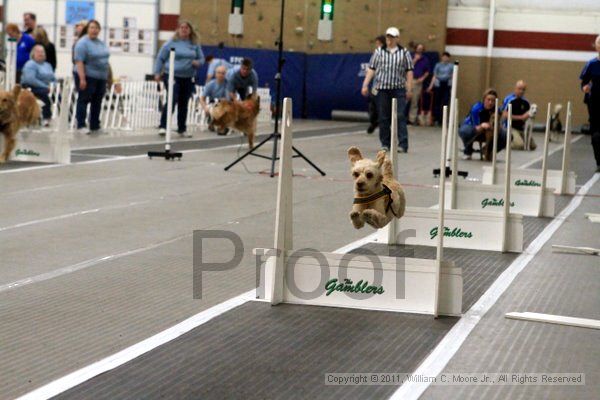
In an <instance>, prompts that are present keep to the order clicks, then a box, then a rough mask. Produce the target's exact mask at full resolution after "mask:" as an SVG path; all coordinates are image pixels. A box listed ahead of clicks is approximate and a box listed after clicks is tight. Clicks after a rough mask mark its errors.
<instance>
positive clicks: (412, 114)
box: [408, 44, 431, 125]
mask: <svg viewBox="0 0 600 400" xmlns="http://www.w3.org/2000/svg"><path fill="white" fill-rule="evenodd" d="M424 53H425V46H423V45H422V44H418V45H417V48H416V49H415V55H414V56H413V59H412V62H413V68H414V69H413V86H412V99H411V100H410V110H409V112H408V122H409V123H411V124H413V125H416V124H417V116H418V115H419V101H420V100H421V93H422V92H423V82H425V80H426V79H427V78H428V77H429V73H430V72H431V65H430V64H429V59H428V58H427V57H426V56H425V54H424Z"/></svg>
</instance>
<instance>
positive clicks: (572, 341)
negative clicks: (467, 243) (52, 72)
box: [0, 121, 600, 399]
mask: <svg viewBox="0 0 600 400" xmlns="http://www.w3.org/2000/svg"><path fill="white" fill-rule="evenodd" d="M294 129H295V138H296V139H295V142H294V145H295V146H296V147H297V148H298V149H299V150H300V151H302V152H303V153H304V154H305V155H306V156H307V157H309V158H310V159H311V160H312V161H313V162H315V163H316V164H317V165H318V166H319V167H320V168H322V169H323V170H324V171H325V172H326V173H327V176H325V177H321V176H319V175H318V174H317V173H316V171H315V170H314V169H312V168H311V167H310V166H309V165H308V164H306V163H305V162H304V161H303V160H302V159H295V160H294V174H295V175H296V177H295V178H294V247H295V248H303V247H309V248H315V249H319V250H323V251H333V250H335V249H339V248H341V247H346V246H347V245H349V244H350V243H353V242H356V241H359V240H360V239H362V238H364V237H365V236H367V235H368V234H370V233H372V230H371V229H370V228H363V229H362V230H355V229H354V228H353V227H352V225H351V224H350V222H349V219H348V213H349V211H350V208H351V202H352V180H351V179H350V173H349V163H348V161H347V158H346V149H347V148H348V147H350V146H354V145H356V146H359V147H360V148H361V150H362V151H363V154H365V155H368V156H370V157H374V155H375V153H376V151H377V150H378V149H379V144H378V140H377V137H376V134H375V135H367V134H366V133H365V132H364V129H365V126H364V124H358V123H349V122H325V121H298V122H297V123H295V125H294ZM261 132H262V133H263V134H266V133H268V132H269V128H268V127H266V126H264V127H262V128H261ZM439 133H440V132H439V129H435V128H411V130H410V149H409V153H408V154H401V155H399V165H400V175H399V180H400V182H401V183H403V184H404V186H405V190H406V193H407V199H408V205H418V206H432V205H434V204H436V203H437V195H436V193H437V189H436V187H435V184H436V180H435V179H434V178H433V176H432V173H431V170H432V168H434V167H435V166H437V165H438V164H439V161H438V159H439V150H440V149H439ZM536 139H537V141H538V142H541V137H539V136H536ZM240 143H242V144H243V145H242V146H241V147H240ZM541 147H542V146H539V147H538V149H537V150H536V151H534V152H513V153H512V154H513V163H514V167H520V166H524V165H533V166H534V167H536V166H539V158H540V156H541ZM151 148H152V149H159V148H160V139H159V138H158V136H155V135H154V134H150V133H149V132H148V133H147V134H146V133H145V132H142V134H139V135H135V136H131V135H127V136H125V135H123V136H122V137H119V136H114V135H113V136H112V137H109V135H106V136H103V137H98V138H90V137H76V138H74V150H73V154H74V156H73V161H74V163H73V164H71V165H68V166H56V165H32V164H23V163H17V162H12V163H9V164H7V165H5V166H1V167H0V182H1V187H2V192H1V193H0V208H1V209H2V213H1V214H2V221H1V222H0V254H1V256H0V257H1V260H2V262H1V263H0V321H2V323H1V324H0V371H1V373H0V398H2V399H4V398H6V399H9V398H15V397H17V396H20V395H24V394H26V393H29V392H31V391H33V390H35V389H37V388H40V387H42V386H44V385H47V384H49V383H51V382H54V384H55V387H59V389H58V390H55V391H54V392H53V393H54V394H60V396H59V397H64V398H95V399H97V398H107V399H108V398H112V399H114V398H145V399H151V398H178V399H179V398H195V399H197V398H203V399H205V398H219V399H221V398H269V399H271V398H307V397H310V398H331V397H333V396H335V397H341V396H350V397H352V398H385V397H388V396H391V395H392V394H393V393H394V392H395V391H396V390H397V389H398V387H397V386H329V385H325V375H324V374H325V373H326V372H402V373H408V372H412V371H414V370H416V368H417V367H418V366H419V365H420V364H421V363H422V361H423V360H425V359H426V358H427V356H428V355H429V354H430V353H431V352H432V351H434V349H436V346H437V345H438V344H439V343H444V341H443V340H444V337H445V336H446V335H447V334H448V333H449V332H450V331H451V329H452V328H453V327H454V326H456V325H458V322H460V320H459V319H457V318H441V319H438V320H434V319H433V318H431V317H428V316H420V315H409V314H400V313H387V312H372V311H371V312H369V311H358V310H344V309H337V308H321V307H302V306H291V305H282V306H278V307H274V308H272V307H270V306H268V305H266V304H264V303H258V302H253V301H246V300H250V297H251V296H247V298H245V299H244V300H243V301H240V305H239V306H238V307H236V308H233V309H232V310H230V311H228V312H225V313H223V314H222V315H219V316H217V317H215V318H214V319H212V320H210V321H208V322H206V323H204V324H199V326H197V327H196V328H194V329H192V330H190V331H189V332H187V333H185V334H183V335H181V336H179V337H178V338H176V339H174V340H171V341H168V342H167V343H165V344H163V345H161V346H158V347H156V348H155V349H153V350H151V351H148V352H146V353H145V354H143V355H141V356H140V357H137V358H134V359H133V360H131V361H129V362H127V363H125V364H123V365H121V366H118V367H116V368H114V369H110V370H109V371H108V372H106V373H104V374H101V375H98V374H96V375H97V376H95V375H93V374H92V375H90V376H89V378H91V379H89V380H87V381H86V382H84V383H82V384H80V385H76V386H73V385H68V383H64V382H65V379H64V378H63V377H65V376H67V375H68V374H71V373H73V372H74V371H78V370H80V369H82V368H85V367H89V366H91V365H92V364H94V363H96V362H98V361H100V360H105V359H106V358H107V357H110V356H112V355H114V354H116V353H118V352H120V351H122V350H124V349H130V348H131V346H134V345H137V344H139V343H140V342H142V341H144V340H145V339H148V338H150V337H152V336H154V335H157V334H160V333H161V332H164V331H165V330H167V329H169V328H171V327H173V326H175V325H177V324H179V323H181V322H182V321H185V320H187V319H188V318H190V317H193V316H195V315H198V314H200V313H202V312H204V311H206V310H209V309H211V307H214V306H217V305H220V304H221V303H223V302H225V301H227V300H229V299H232V298H236V297H237V296H239V295H241V294H246V293H248V291H250V290H251V289H253V288H254V287H255V274H256V270H255V258H254V256H253V255H252V249H253V248H255V247H269V246H272V243H273V231H274V219H275V210H274V208H275V196H276V191H277V180H276V179H271V178H270V177H269V176H268V173H265V172H266V171H268V170H269V168H270V162H269V161H268V160H263V159H260V158H254V157H249V158H247V159H246V160H244V163H243V164H238V165H236V166H235V167H233V168H232V169H231V170H230V171H228V172H225V171H223V167H224V166H225V165H227V164H228V163H229V162H231V161H233V160H234V159H235V158H236V157H237V156H238V155H239V154H241V153H242V152H243V151H244V150H245V149H246V147H245V141H244V140H243V139H242V138H240V137H238V136H234V135H230V136H226V137H216V135H211V134H208V133H198V134H196V136H195V137H194V138H192V139H178V140H177V141H176V142H175V145H174V149H175V150H180V149H182V150H185V152H184V155H183V160H182V161H172V162H166V161H164V160H160V159H153V160H148V158H147V157H145V155H144V154H145V152H146V151H148V150H149V149H151ZM271 149H272V147H271V144H270V143H269V144H267V145H265V146H264V150H263V151H262V153H263V154H270V152H271ZM550 151H551V153H552V155H551V157H550V167H551V168H558V164H559V162H560V159H561V155H562V151H561V146H560V143H555V142H552V143H551V144H550ZM503 156H504V153H503V152H502V153H500V156H499V157H500V161H502V158H503ZM481 166H482V162H480V161H465V162H462V161H461V162H460V168H461V169H463V170H467V171H469V179H479V178H481ZM593 168H594V161H593V156H592V151H591V147H590V145H589V137H579V136H574V144H573V146H572V169H574V170H576V172H577V174H578V180H577V183H578V189H579V187H581V186H583V185H585V184H586V183H588V186H590V188H589V192H588V194H587V195H586V196H584V197H583V198H582V197H581V196H579V197H578V196H560V197H559V198H557V206H558V212H560V211H561V210H564V209H565V207H569V204H572V203H573V202H575V201H578V200H580V201H581V204H580V205H578V207H576V208H575V209H574V210H573V211H572V213H571V214H570V215H568V216H566V219H564V220H562V221H561V222H562V224H561V225H560V227H559V228H558V230H557V231H556V232H555V233H554V234H553V235H552V236H551V237H550V238H549V240H548V241H547V242H546V243H545V244H544V245H543V246H542V247H541V248H540V250H539V252H537V254H535V255H534V256H533V258H532V259H531V260H530V261H529V262H528V263H527V265H526V266H525V268H524V269H523V271H522V272H521V273H520V274H518V275H517V276H516V278H515V279H514V281H513V282H512V283H511V284H510V286H509V287H508V288H507V290H506V292H504V294H503V295H502V296H500V298H499V299H498V301H497V302H496V303H495V304H493V305H492V306H491V309H490V311H489V312H487V313H486V314H485V315H483V316H480V317H477V318H478V320H477V322H478V323H477V326H475V328H474V329H473V331H472V332H471V333H470V335H469V336H468V337H467V338H466V340H465V341H464V343H463V344H462V346H461V347H460V349H459V350H458V351H457V352H456V354H454V356H453V357H452V358H451V359H450V362H449V363H448V364H447V365H446V367H445V369H444V371H461V372H583V373H585V374H586V384H585V385H584V386H494V387H491V386H443V387H442V386H430V387H429V388H427V389H426V390H425V392H424V394H423V396H422V398H427V399H438V398H473V399H475V398H477V399H479V398H483V397H486V398H487V397H490V398H497V399H503V398H545V399H546V398H557V399H558V398H561V399H562V398H590V399H591V398H597V397H598V395H599V393H600V384H598V382H599V381H600V368H599V365H598V362H597V360H598V358H599V356H600V353H599V350H598V346H597V344H598V343H599V339H600V332H599V331H598V330H592V329H584V328H574V327H566V326H558V325H549V324H542V323H533V322H524V321H515V320H507V319H505V318H504V314H505V313H506V312H510V311H533V312H541V313H549V314H559V315H569V316H577V317H584V318H591V319H600V307H598V305H599V304H600V283H599V282H600V281H599V280H598V279H597V273H598V262H597V260H598V259H597V257H593V256H584V255H557V254H553V253H552V252H551V249H550V245H551V244H566V245H577V246H585V245H588V246H593V247H598V242H599V240H598V237H600V224H592V223H591V222H589V221H587V220H586V219H585V217H584V214H585V212H598V208H599V207H598V205H599V204H600V203H599V201H600V183H598V182H597V179H598V175H596V176H595V177H593V175H592V171H593ZM593 179H595V180H593ZM555 220H556V219H555ZM551 222H552V219H549V218H527V219H526V221H525V239H526V245H527V244H530V243H533V242H535V240H536V238H538V237H539V235H540V234H541V232H542V231H544V230H545V229H546V228H547V227H548V226H549V224H550V223H551ZM194 230H227V231H232V232H235V233H236V234H237V235H239V236H240V238H241V239H242V241H243V245H244V255H243V258H242V261H241V263H240V265H239V266H238V267H236V268H235V269H231V270H228V271H219V272H208V273H205V274H204V275H203V279H202V281H203V282H202V299H194V298H193V297H194V296H193V283H194V279H193V273H192V272H193V271H192V260H193V251H192V250H193V246H192V234H193V231H194ZM209 243H210V245H207V246H205V247H204V252H203V257H205V259H206V260H210V261H212V262H220V261H226V260H227V259H229V258H231V253H232V247H231V244H230V243H229V242H228V241H225V240H211V241H210V242H209ZM361 245H363V243H361V242H357V243H356V245H354V246H350V247H355V248H356V249H355V251H360V246H361ZM533 245H534V244H532V246H533ZM365 246H367V247H369V248H370V249H374V250H376V251H379V252H381V253H382V254H383V253H387V251H388V249H383V248H378V247H377V246H375V245H365ZM346 250H348V248H346ZM393 251H396V252H397V253H396V254H401V252H402V251H403V249H401V248H397V249H395V250H393ZM416 251H419V252H421V253H422V254H423V257H431V256H432V255H431V254H432V249H428V248H417V249H416ZM526 253H527V251H526ZM447 254H448V257H449V258H452V259H455V260H460V261H461V262H463V264H464V265H465V267H464V268H465V272H464V273H465V309H464V312H465V313H469V312H471V311H472V310H471V306H472V305H474V304H475V305H476V304H477V301H478V300H479V299H480V298H481V296H482V295H484V293H486V291H487V290H488V288H490V287H491V286H492V285H493V284H494V282H495V281H496V280H497V279H500V278H501V276H503V275H502V274H503V272H504V271H510V270H511V268H512V266H513V264H514V262H515V260H517V258H518V255H517V254H497V253H490V252H477V251H466V250H460V251H459V250H455V251H448V252H447ZM468 315H470V314H468ZM374 327H375V328H374ZM140 354H141V353H140ZM116 365H120V364H116ZM92 369H93V368H92ZM88 370H89V368H88ZM61 378H62V379H61ZM49 393H50V392H49Z"/></svg>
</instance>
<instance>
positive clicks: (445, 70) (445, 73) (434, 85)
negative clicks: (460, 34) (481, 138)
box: [427, 51, 454, 124]
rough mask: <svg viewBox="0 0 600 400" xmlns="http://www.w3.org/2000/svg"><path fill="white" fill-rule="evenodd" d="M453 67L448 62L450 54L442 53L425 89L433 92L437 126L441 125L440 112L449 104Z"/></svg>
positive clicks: (434, 114)
mask: <svg viewBox="0 0 600 400" xmlns="http://www.w3.org/2000/svg"><path fill="white" fill-rule="evenodd" d="M453 71H454V66H453V65H452V63H451V62H450V53H448V52H447V51H445V52H443V53H442V60H441V61H440V62H438V63H437V64H435V67H434V68H433V78H432V79H431V83H430V84H429V87H428V88H427V91H428V92H432V91H433V103H434V105H433V117H434V119H435V121H436V122H437V123H438V124H441V123H442V110H443V109H444V106H447V105H449V104H450V92H451V89H452V73H453Z"/></svg>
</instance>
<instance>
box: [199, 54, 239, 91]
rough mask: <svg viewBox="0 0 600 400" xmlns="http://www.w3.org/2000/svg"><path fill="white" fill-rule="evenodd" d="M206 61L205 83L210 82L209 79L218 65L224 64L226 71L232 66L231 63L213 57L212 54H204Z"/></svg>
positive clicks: (213, 75)
mask: <svg viewBox="0 0 600 400" xmlns="http://www.w3.org/2000/svg"><path fill="white" fill-rule="evenodd" d="M206 63H207V64H208V70H207V71H206V80H205V84H206V83H208V82H210V80H211V79H212V78H214V77H215V71H216V69H217V68H218V67H220V66H224V67H225V71H226V72H227V71H228V70H230V69H231V68H232V67H233V65H231V64H230V63H228V62H227V61H225V60H224V59H222V58H215V57H214V56H213V55H212V54H210V55H208V56H206ZM198 82H200V81H198Z"/></svg>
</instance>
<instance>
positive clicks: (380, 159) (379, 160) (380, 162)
mask: <svg viewBox="0 0 600 400" xmlns="http://www.w3.org/2000/svg"><path fill="white" fill-rule="evenodd" d="M385 155H386V152H385V150H379V151H378V152H377V166H379V168H381V166H382V165H383V163H384V162H385Z"/></svg>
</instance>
